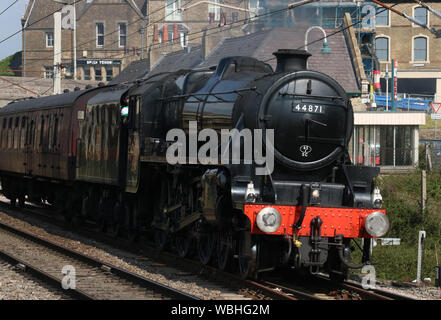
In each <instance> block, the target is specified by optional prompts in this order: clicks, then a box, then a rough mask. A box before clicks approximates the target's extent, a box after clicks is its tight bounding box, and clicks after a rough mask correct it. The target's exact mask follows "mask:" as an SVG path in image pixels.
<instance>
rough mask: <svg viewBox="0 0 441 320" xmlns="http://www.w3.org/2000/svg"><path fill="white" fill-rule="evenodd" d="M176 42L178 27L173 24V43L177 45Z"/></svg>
mask: <svg viewBox="0 0 441 320" xmlns="http://www.w3.org/2000/svg"><path fill="white" fill-rule="evenodd" d="M178 40H179V33H178V25H177V24H176V23H175V24H174V25H173V42H175V43H177V42H178Z"/></svg>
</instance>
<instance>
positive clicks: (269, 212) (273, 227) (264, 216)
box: [256, 207, 282, 233]
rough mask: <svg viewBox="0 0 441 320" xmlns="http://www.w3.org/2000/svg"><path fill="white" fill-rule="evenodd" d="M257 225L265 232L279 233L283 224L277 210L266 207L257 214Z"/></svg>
mask: <svg viewBox="0 0 441 320" xmlns="http://www.w3.org/2000/svg"><path fill="white" fill-rule="evenodd" d="M256 223H257V226H258V227H259V229H260V230H262V231H263V232H265V233H272V232H275V231H277V229H279V227H280V225H281V224H282V216H281V215H280V212H279V211H277V210H276V209H274V208H272V207H266V208H263V209H262V210H260V212H259V213H258V214H257V218H256Z"/></svg>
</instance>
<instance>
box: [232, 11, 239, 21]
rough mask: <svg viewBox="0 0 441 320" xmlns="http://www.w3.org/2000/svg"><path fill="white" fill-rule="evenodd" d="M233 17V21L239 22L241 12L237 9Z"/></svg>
mask: <svg viewBox="0 0 441 320" xmlns="http://www.w3.org/2000/svg"><path fill="white" fill-rule="evenodd" d="M231 19H232V20H233V22H237V20H239V13H238V12H237V11H233V12H232V13H231Z"/></svg>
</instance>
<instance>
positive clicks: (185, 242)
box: [174, 232, 193, 258]
mask: <svg viewBox="0 0 441 320" xmlns="http://www.w3.org/2000/svg"><path fill="white" fill-rule="evenodd" d="M174 243H175V247H176V251H177V252H178V255H179V256H180V257H181V258H185V257H186V256H188V254H189V253H190V251H191V246H192V243H193V238H191V237H190V235H189V234H188V233H187V232H182V233H179V234H177V235H175V237H174Z"/></svg>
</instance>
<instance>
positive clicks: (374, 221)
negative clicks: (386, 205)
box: [364, 211, 389, 238]
mask: <svg viewBox="0 0 441 320" xmlns="http://www.w3.org/2000/svg"><path fill="white" fill-rule="evenodd" d="M364 228H365V229H366V232H367V233H369V234H370V235H371V236H373V237H376V238H378V237H382V236H384V235H385V234H386V233H387V232H388V231H389V219H388V217H387V216H386V215H385V214H384V213H383V212H380V211H374V212H372V213H371V214H370V215H368V216H367V218H366V221H365V223H364Z"/></svg>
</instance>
